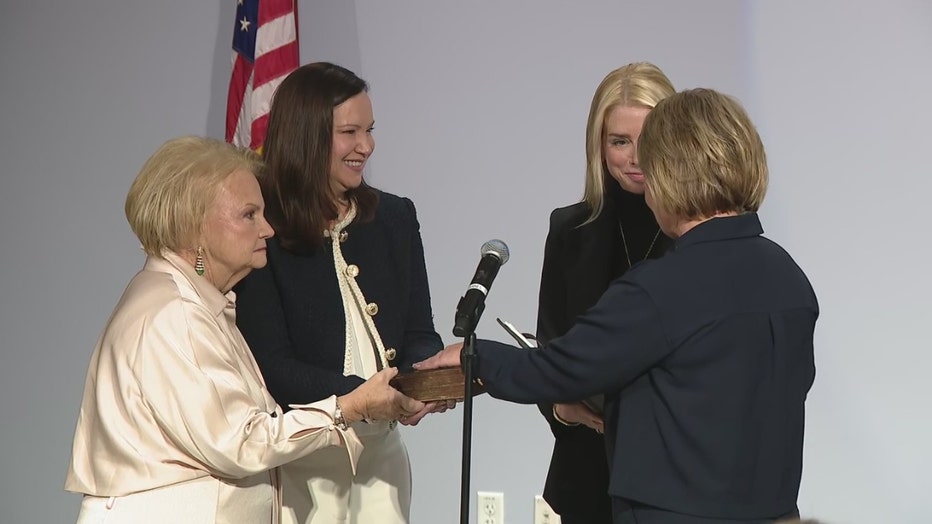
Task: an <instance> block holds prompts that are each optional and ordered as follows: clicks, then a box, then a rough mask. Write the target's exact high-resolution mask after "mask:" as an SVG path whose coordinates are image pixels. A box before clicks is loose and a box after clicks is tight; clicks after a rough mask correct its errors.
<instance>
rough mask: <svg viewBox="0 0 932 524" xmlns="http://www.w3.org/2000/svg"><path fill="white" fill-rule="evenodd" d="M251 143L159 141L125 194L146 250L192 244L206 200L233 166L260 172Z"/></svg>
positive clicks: (204, 213) (132, 222) (133, 224)
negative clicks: (240, 145)
mask: <svg viewBox="0 0 932 524" xmlns="http://www.w3.org/2000/svg"><path fill="white" fill-rule="evenodd" d="M261 166H262V162H261V160H260V159H259V156H258V155H257V154H256V153H255V152H254V151H251V150H249V149H240V148H237V147H235V146H233V145H231V144H228V143H226V142H222V141H220V140H215V139H212V138H204V137H197V136H184V137H180V138H174V139H172V140H169V141H168V142H165V143H164V144H162V146H161V147H159V148H158V150H156V152H155V153H153V154H152V156H151V157H149V159H148V160H147V161H146V163H145V165H143V166H142V170H141V171H140V172H139V175H138V176H137V177H136V180H134V181H133V185H132V186H131V187H130V188H129V194H127V195H126V205H125V207H124V210H125V212H126V220H127V221H128V222H129V225H130V227H131V228H132V230H133V233H135V234H136V237H137V238H139V241H140V242H141V243H142V248H143V250H145V252H146V253H147V254H149V255H156V256H158V255H160V254H161V253H162V252H163V251H164V250H169V251H175V252H177V251H180V250H182V249H192V248H194V247H195V243H196V242H197V239H198V237H199V236H200V235H201V230H202V228H203V225H204V221H205V219H206V217H207V209H208V206H210V204H211V203H212V202H213V201H214V198H215V197H216V196H217V193H218V192H219V191H220V186H221V185H222V184H223V182H224V181H226V179H227V178H228V177H229V176H230V175H231V174H233V173H234V172H236V171H248V172H250V173H253V174H257V175H258V174H259V172H260V170H261Z"/></svg>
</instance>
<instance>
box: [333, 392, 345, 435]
mask: <svg viewBox="0 0 932 524" xmlns="http://www.w3.org/2000/svg"><path fill="white" fill-rule="evenodd" d="M333 425H334V426H336V427H338V428H340V429H342V430H343V431H346V430H347V429H349V427H347V425H346V418H345V417H344V416H343V408H342V407H341V406H340V399H339V398H337V399H336V408H335V409H334V410H333Z"/></svg>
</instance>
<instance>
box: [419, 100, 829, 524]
mask: <svg viewBox="0 0 932 524" xmlns="http://www.w3.org/2000/svg"><path fill="white" fill-rule="evenodd" d="M638 158H639V160H640V161H641V167H642V169H643V172H644V175H645V177H646V187H647V189H646V193H645V195H646V199H647V204H648V205H649V206H650V208H651V210H653V212H654V215H655V217H656V218H657V222H658V223H659V224H660V227H661V228H662V229H663V232H664V233H666V234H667V235H668V236H670V237H671V238H673V239H674V246H673V248H672V250H671V251H670V252H668V253H667V254H666V255H665V256H664V257H662V258H660V259H658V260H653V261H648V262H645V263H643V264H638V265H637V266H636V267H634V268H632V269H631V270H629V271H628V272H627V273H625V275H624V276H622V277H621V278H619V279H617V280H615V281H614V282H612V284H611V285H610V286H609V288H608V290H607V291H606V292H605V293H604V294H603V295H602V297H601V298H600V299H599V301H598V302H597V303H596V305H595V306H594V307H593V308H592V309H590V310H589V311H588V312H587V313H586V314H585V315H583V316H582V317H580V318H579V319H578V320H577V322H576V324H575V325H574V326H573V327H572V328H570V329H569V331H567V333H566V335H564V336H562V337H559V338H557V339H554V340H552V341H550V342H549V343H548V344H546V345H545V346H543V347H542V348H541V349H539V350H536V351H520V350H518V349H517V348H510V347H509V346H506V345H504V344H501V343H497V342H493V341H486V340H481V341H479V342H478V343H477V344H476V358H475V361H474V363H475V370H474V371H475V376H476V377H478V379H479V380H480V381H481V382H482V383H483V385H484V386H485V388H486V390H487V391H488V392H489V393H490V394H491V395H492V396H494V397H497V398H501V399H505V400H510V401H513V402H522V403H531V402H543V401H546V402H570V401H578V400H580V399H583V398H586V397H589V396H591V395H594V394H598V393H604V394H605V414H606V416H605V436H606V442H607V444H608V458H609V471H610V474H609V476H610V481H609V488H608V489H609V494H610V496H611V500H612V517H613V522H614V523H615V524H628V523H640V524H644V523H664V524H679V523H683V524H685V523H689V524H718V523H721V524H725V523H728V524H763V523H765V522H766V523H770V522H772V521H774V520H777V519H780V518H784V517H791V516H795V515H796V514H797V508H796V497H797V495H798V492H799V483H800V476H801V473H802V450H803V425H804V419H805V400H806V395H807V394H808V391H809V389H810V387H811V386H812V382H813V379H814V376H815V367H814V356H813V336H814V331H815V324H816V319H817V318H818V315H819V308H818V303H817V300H816V296H815V293H814V292H813V290H812V287H811V286H810V284H809V280H808V279H807V278H806V275H805V274H804V273H803V272H802V270H801V269H800V268H799V266H797V264H796V263H795V262H794V261H793V259H792V258H791V257H790V256H789V255H788V254H787V253H786V251H784V250H783V249H782V248H781V247H780V246H778V245H777V244H775V243H774V242H772V241H770V240H768V239H766V238H764V237H763V236H762V233H763V229H762V228H761V224H760V220H759V219H758V216H757V209H758V208H759V207H760V204H761V202H762V201H763V198H764V194H765V192H766V188H767V163H766V155H765V153H764V147H763V144H762V143H761V140H760V137H759V136H758V133H757V131H756V129H755V128H754V125H753V124H752V123H751V121H750V119H749V118H748V116H747V114H746V113H745V112H744V110H743V109H742V108H741V106H740V105H739V104H738V103H737V102H736V101H734V100H733V99H731V98H730V97H727V96H725V95H722V94H720V93H717V92H715V91H712V90H707V89H695V90H689V91H684V92H682V93H678V94H675V95H672V96H670V97H668V98H666V99H664V100H662V101H660V103H658V104H657V106H656V107H655V108H654V109H653V111H651V113H650V114H649V115H648V116H647V119H646V120H645V122H644V127H643V130H642V132H641V140H640V144H639V148H638ZM460 350H461V345H459V344H457V345H453V346H449V347H448V348H446V349H445V350H444V351H442V352H441V353H440V354H438V355H436V356H434V357H432V358H431V359H428V361H426V362H423V363H419V364H416V365H415V367H417V368H418V369H430V368H434V367H445V366H452V365H457V364H458V363H459V358H460V357H459V354H460Z"/></svg>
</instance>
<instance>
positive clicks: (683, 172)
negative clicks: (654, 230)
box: [638, 89, 767, 219]
mask: <svg viewBox="0 0 932 524" xmlns="http://www.w3.org/2000/svg"><path fill="white" fill-rule="evenodd" d="M638 159H639V160H640V163H641V169H642V170H643V171H644V177H645V182H646V184H647V188H648V190H649V191H650V192H651V194H652V196H653V199H654V201H655V202H656V204H657V205H658V206H659V207H660V208H662V209H663V210H664V211H666V212H667V213H669V214H671V215H673V216H675V217H677V218H680V219H694V218H707V217H710V216H713V215H715V214H716V213H729V212H734V213H739V214H740V213H746V212H751V211H757V210H758V208H760V205H761V203H762V202H763V200H764V195H765V194H766V193H767V155H766V153H765V152H764V144H763V143H762V142H761V139H760V136H759V135H758V134H757V129H755V127H754V124H753V123H752V122H751V119H750V117H748V115H747V113H746V112H745V111H744V109H743V108H742V107H741V104H739V103H738V101H737V100H735V99H733V98H731V97H729V96H727V95H723V94H721V93H718V92H716V91H713V90H711V89H691V90H687V91H683V92H681V93H677V94H675V95H673V96H671V97H669V98H667V99H665V100H663V101H662V102H660V103H659V104H657V107H655V108H654V110H653V111H651V112H650V114H649V115H648V116H647V119H646V120H645V121H644V127H643V129H642V130H641V140H640V143H639V145H638Z"/></svg>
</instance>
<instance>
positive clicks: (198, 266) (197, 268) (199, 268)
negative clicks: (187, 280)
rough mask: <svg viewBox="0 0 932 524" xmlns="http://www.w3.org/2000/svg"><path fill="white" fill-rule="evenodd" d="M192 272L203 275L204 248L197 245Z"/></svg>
mask: <svg viewBox="0 0 932 524" xmlns="http://www.w3.org/2000/svg"><path fill="white" fill-rule="evenodd" d="M194 272H195V273H197V274H198V275H200V276H204V248H202V247H201V246H197V258H195V259H194Z"/></svg>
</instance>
